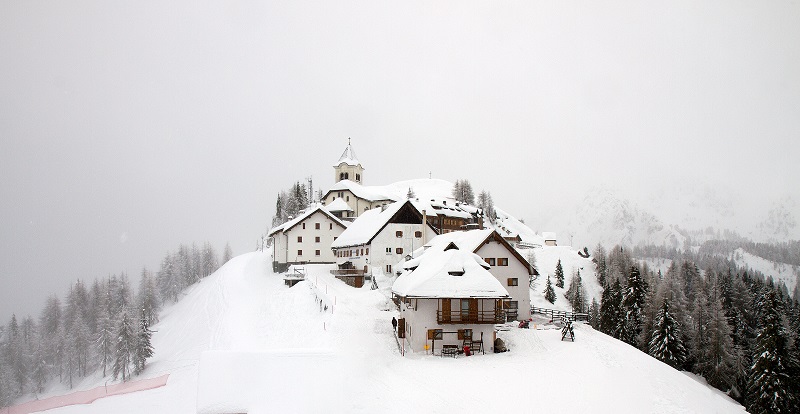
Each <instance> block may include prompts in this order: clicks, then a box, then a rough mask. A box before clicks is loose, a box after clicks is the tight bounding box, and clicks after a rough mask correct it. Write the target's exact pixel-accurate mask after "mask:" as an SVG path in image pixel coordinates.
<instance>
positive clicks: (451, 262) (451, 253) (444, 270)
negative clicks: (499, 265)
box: [392, 249, 508, 298]
mask: <svg viewBox="0 0 800 414" xmlns="http://www.w3.org/2000/svg"><path fill="white" fill-rule="evenodd" d="M415 260H417V261H418V263H417V266H415V267H414V268H413V269H411V270H406V271H405V272H404V273H403V274H402V275H400V276H399V277H398V278H397V280H396V281H395V282H394V284H393V285H392V292H393V293H394V294H396V295H398V296H403V297H419V298H505V297H508V291H507V290H506V289H505V288H504V287H503V285H502V284H501V283H500V282H499V281H498V280H497V279H496V278H495V277H494V276H492V274H491V273H489V270H488V268H489V265H487V264H486V262H484V261H483V259H481V258H480V256H478V255H477V254H475V253H472V252H469V251H466V250H460V249H451V250H446V251H445V250H442V251H435V252H431V254H427V253H426V254H425V255H423V256H422V257H420V258H418V259H415Z"/></svg>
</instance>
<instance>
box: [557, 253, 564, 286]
mask: <svg viewBox="0 0 800 414" xmlns="http://www.w3.org/2000/svg"><path fill="white" fill-rule="evenodd" d="M556 286H557V287H560V288H562V289H563V288H564V268H563V267H561V259H558V263H556Z"/></svg>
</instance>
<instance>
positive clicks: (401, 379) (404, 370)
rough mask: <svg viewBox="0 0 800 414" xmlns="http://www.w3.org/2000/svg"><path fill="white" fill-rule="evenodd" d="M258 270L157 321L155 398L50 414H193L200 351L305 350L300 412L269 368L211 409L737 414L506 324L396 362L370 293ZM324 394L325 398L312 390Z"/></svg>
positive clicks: (237, 268)
mask: <svg viewBox="0 0 800 414" xmlns="http://www.w3.org/2000/svg"><path fill="white" fill-rule="evenodd" d="M560 250H566V249H558V248H557V249H552V250H544V251H543V252H542V253H541V254H540V257H541V261H542V262H541V263H542V264H545V263H547V264H548V267H549V263H550V261H552V260H553V257H555V256H558V257H562V261H565V262H566V261H569V263H568V266H567V265H565V272H566V273H567V274H569V271H570V270H569V269H571V266H577V265H580V264H581V262H580V261H579V260H573V259H574V258H573V259H569V255H570V253H569V252H567V251H560ZM268 261H269V258H268V256H267V255H265V254H261V253H250V254H246V255H242V256H239V257H237V258H235V259H233V260H232V261H231V262H229V263H228V264H226V265H225V266H223V268H221V269H220V270H219V271H217V272H216V273H215V274H214V275H212V276H209V277H208V278H206V279H205V280H203V281H202V282H201V283H200V284H199V285H197V286H195V287H194V288H193V289H191V291H189V292H188V293H187V295H186V296H185V297H184V298H183V299H182V300H181V301H180V302H179V303H178V304H176V305H174V306H172V307H170V308H169V309H166V310H165V311H164V312H163V314H162V319H161V322H160V323H159V324H157V325H155V326H154V328H155V329H156V330H157V333H156V334H155V335H154V337H153V340H154V344H155V346H156V356H154V357H153V359H152V361H151V362H150V365H149V366H148V367H147V369H146V370H145V373H144V374H143V376H144V377H150V376H155V375H158V374H161V373H164V372H170V373H171V376H170V379H169V382H168V383H167V385H166V386H165V387H162V388H159V389H156V390H151V391H143V392H139V393H134V394H128V395H122V396H116V397H109V398H105V399H101V400H98V401H96V402H94V403H93V404H91V405H88V406H74V407H65V408H62V409H57V410H53V411H52V412H54V413H109V412H113V413H141V412H148V413H176V412H180V413H191V412H197V410H198V409H199V408H202V407H198V406H197V403H196V401H197V400H198V399H197V396H198V387H203V389H208V388H207V387H209V386H210V387H214V385H215V384H214V383H213V381H211V382H210V383H208V382H204V383H203V384H198V379H197V378H198V367H199V364H200V362H199V361H200V360H201V356H202V355H209V354H203V352H204V351H211V350H221V351H228V352H226V353H225V354H223V355H226V358H229V359H228V360H230V361H234V363H239V364H246V365H252V367H257V366H260V365H259V364H261V363H264V361H267V360H268V359H264V358H263V355H270V356H274V355H275V352H286V350H287V349H289V350H291V349H297V350H303V349H309V348H314V349H319V350H327V351H326V352H328V353H330V355H332V356H333V358H334V359H335V360H336V361H335V363H331V364H320V365H319V367H317V368H318V369H317V372H316V374H315V379H314V383H315V384H316V385H315V386H314V388H308V389H307V390H308V391H307V392H306V393H305V394H304V396H305V397H304V398H305V399H307V401H301V400H296V397H295V399H292V398H291V397H290V396H291V395H296V393H295V394H292V393H288V394H283V393H281V392H280V390H281V389H285V384H283V383H282V381H283V380H284V378H283V377H282V376H281V375H280V371H271V370H269V369H267V368H265V369H262V370H257V372H256V373H255V374H253V373H250V372H251V371H253V369H249V370H243V371H242V372H243V375H241V376H240V377H239V378H236V377H235V376H234V379H232V380H231V381H238V382H239V383H238V384H231V383H230V382H226V383H225V384H220V385H219V386H220V387H223V386H224V387H237V388H236V390H237V392H235V393H231V394H228V395H229V397H228V398H229V400H227V401H222V404H221V405H218V407H223V406H228V407H230V406H234V405H237V404H239V405H238V406H239V407H246V408H247V409H248V411H249V412H250V413H257V412H271V411H274V410H279V409H280V410H286V409H287V408H288V409H289V410H290V411H295V412H312V410H308V409H307V407H309V404H308V401H313V400H314V399H315V398H320V399H325V401H326V404H327V405H326V406H327V408H328V410H329V411H330V412H334V413H343V412H355V413H362V412H363V413H368V412H369V413H372V412H388V413H401V412H402V413H408V412H433V413H450V412H453V413H455V412H481V411H483V412H488V411H492V412H503V411H509V412H519V411H529V410H535V411H537V412H571V411H574V412H599V413H617V412H660V413H684V412H708V413H730V412H744V410H743V408H742V407H741V406H739V405H737V404H736V403H735V402H733V401H731V400H730V399H728V398H727V397H725V396H724V395H721V393H719V392H717V391H715V390H713V389H711V388H709V387H707V386H705V385H702V384H700V383H698V382H696V381H695V380H693V379H692V378H690V377H689V376H686V375H684V374H683V373H681V372H678V371H675V370H673V369H672V368H670V367H668V366H667V365H664V364H662V363H660V362H658V361H656V360H654V359H652V358H650V357H648V356H647V355H645V354H643V353H641V352H639V351H638V350H636V349H634V348H632V347H630V346H628V345H626V344H623V343H621V342H619V341H617V340H614V339H612V338H610V337H608V336H606V335H604V334H601V333H598V332H596V331H594V330H592V329H591V328H590V327H588V326H584V325H579V326H578V327H577V330H576V336H577V339H576V341H575V342H574V343H573V342H561V341H560V335H559V331H558V330H555V329H551V328H553V327H549V326H543V327H542V326H540V328H542V329H541V330H534V329H530V330H526V329H518V328H515V327H513V326H507V327H505V328H504V330H502V331H501V332H499V336H500V337H501V338H503V339H504V340H505V341H506V343H507V344H508V346H509V348H510V349H511V352H508V353H505V354H486V355H479V356H475V357H469V358H465V357H460V358H457V359H453V358H445V359H443V358H440V357H438V356H434V357H432V356H426V355H422V354H410V353H407V354H406V356H405V357H403V356H401V355H400V353H399V351H398V348H397V344H396V342H395V340H394V337H393V335H392V331H391V325H390V324H389V320H390V319H391V317H392V316H393V315H395V313H394V312H393V311H392V310H391V309H392V308H391V307H390V306H389V302H388V299H387V298H386V297H385V296H384V294H383V293H382V290H383V289H382V290H369V289H367V288H362V289H354V288H350V287H348V286H346V285H344V284H343V283H341V282H339V281H337V280H335V279H334V278H332V276H331V275H330V274H329V273H328V270H329V268H330V267H329V266H324V265H319V266H308V267H307V271H308V273H309V275H308V277H307V280H306V281H305V282H301V283H300V284H298V285H296V286H295V287H293V288H291V289H290V288H287V287H286V286H284V285H283V284H282V280H281V278H280V277H279V276H278V275H274V274H272V272H271V270H270V268H269V266H268V265H267V264H268ZM553 264H554V263H553ZM584 264H585V263H584ZM383 288H385V287H383ZM317 298H322V299H324V303H326V304H329V309H328V310H327V311H324V312H320V307H319V306H320V305H319V303H318V302H317ZM545 328H547V329H545ZM298 352H300V353H302V351H298ZM293 355H296V353H295V354H293ZM235 361H238V362H235ZM250 362H252V364H250ZM252 367H251V368H252ZM213 377H214V376H213V375H212V376H211V378H213ZM204 378H209V376H208V375H206V376H204ZM464 378H469V379H470V381H468V382H465V381H463V379H464ZM102 383H103V382H102V381H99V382H98V385H102ZM320 384H323V385H320ZM298 386H299V387H302V386H303V384H298ZM320 387H325V389H324V390H320V389H319V388H320ZM328 387H330V388H328ZM331 390H336V392H325V391H331ZM246 399H247V400H248V401H245V402H242V401H243V400H246ZM234 400H235V401H234ZM242 404H244V405H242ZM204 407H205V406H204Z"/></svg>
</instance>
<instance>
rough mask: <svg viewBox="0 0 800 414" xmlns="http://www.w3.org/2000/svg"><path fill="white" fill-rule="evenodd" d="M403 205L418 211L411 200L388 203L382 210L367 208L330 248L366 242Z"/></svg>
mask: <svg viewBox="0 0 800 414" xmlns="http://www.w3.org/2000/svg"><path fill="white" fill-rule="evenodd" d="M405 205H410V206H412V207H413V208H415V209H417V212H419V207H418V206H417V205H415V203H414V202H412V201H411V200H407V201H405V202H396V203H392V204H389V205H388V206H386V209H383V210H382V209H379V208H374V209H372V210H367V211H365V212H364V213H362V214H361V215H360V216H358V218H357V219H356V220H355V221H353V222H352V223H350V226H348V228H347V230H345V231H343V232H342V234H341V235H340V236H339V237H338V238H337V239H336V240H335V241H334V242H333V244H331V248H332V249H337V248H340V247H348V246H360V245H364V244H368V243H369V242H370V241H372V239H373V238H375V236H376V235H377V234H378V233H379V232H380V231H381V229H383V228H384V227H385V226H386V225H387V224H388V223H389V221H390V220H391V219H392V217H394V215H395V214H397V212H398V211H400V209H401V208H403V206H405ZM420 214H421V213H420Z"/></svg>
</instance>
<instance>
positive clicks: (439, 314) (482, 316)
mask: <svg viewBox="0 0 800 414" xmlns="http://www.w3.org/2000/svg"><path fill="white" fill-rule="evenodd" d="M436 321H437V322H439V323H492V324H495V323H504V322H505V321H506V312H505V311H503V310H499V309H498V310H490V311H471V312H467V311H463V312H462V311H458V310H455V311H441V310H440V311H436Z"/></svg>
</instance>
